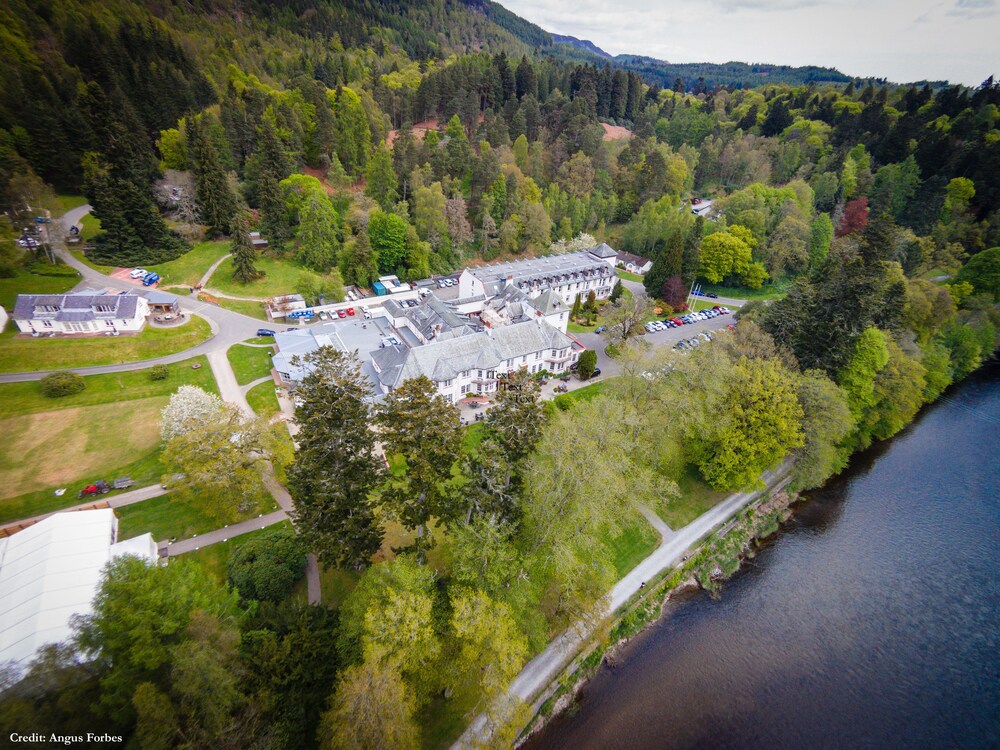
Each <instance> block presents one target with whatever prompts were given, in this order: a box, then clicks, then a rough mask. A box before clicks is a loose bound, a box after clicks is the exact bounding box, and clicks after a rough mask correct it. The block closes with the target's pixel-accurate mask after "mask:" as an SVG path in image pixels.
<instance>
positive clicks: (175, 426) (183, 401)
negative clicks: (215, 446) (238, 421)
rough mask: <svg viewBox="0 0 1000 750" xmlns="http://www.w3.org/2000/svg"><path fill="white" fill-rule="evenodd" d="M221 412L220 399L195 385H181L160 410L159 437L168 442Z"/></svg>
mask: <svg viewBox="0 0 1000 750" xmlns="http://www.w3.org/2000/svg"><path fill="white" fill-rule="evenodd" d="M221 412H222V399H220V398H219V397H218V396H216V395H215V394H214V393H208V392H207V391H204V390H202V389H201V388H199V387H198V386H195V385H182V386H181V387H180V388H178V389H177V392H176V393H174V394H173V395H172V396H171V397H170V403H168V404H167V405H166V406H165V407H163V411H161V412H160V437H162V438H163V442H165V443H167V442H170V441H171V440H172V439H173V438H175V437H177V436H178V435H184V434H185V433H187V432H190V431H191V430H194V429H197V428H198V427H200V426H202V425H204V424H207V423H208V422H210V421H211V420H212V419H214V418H215V417H217V416H218V415H219V414H220V413H221Z"/></svg>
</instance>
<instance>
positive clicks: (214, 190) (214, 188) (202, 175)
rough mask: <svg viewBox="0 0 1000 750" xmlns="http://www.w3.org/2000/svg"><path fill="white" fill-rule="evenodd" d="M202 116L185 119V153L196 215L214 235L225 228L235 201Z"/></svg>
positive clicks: (231, 217) (225, 229)
mask: <svg viewBox="0 0 1000 750" xmlns="http://www.w3.org/2000/svg"><path fill="white" fill-rule="evenodd" d="M203 117H204V116H202V115H199V116H197V117H192V118H189V119H188V123H187V139H188V153H189V154H190V155H191V160H192V162H193V166H194V179H195V198H196V200H197V202H198V215H199V217H200V219H201V222H202V223H203V224H205V225H207V226H208V233H209V234H210V235H218V234H223V233H225V232H226V231H227V230H228V229H229V226H230V224H232V221H233V216H234V215H235V214H236V210H237V205H238V204H237V198H236V194H235V193H234V192H233V189H232V188H231V187H230V185H229V176H228V175H227V174H226V170H225V168H224V167H223V166H222V160H221V159H220V158H219V152H218V150H217V149H216V147H215V144H213V143H212V141H211V139H210V138H209V137H208V133H207V130H206V125H205V123H204V122H203Z"/></svg>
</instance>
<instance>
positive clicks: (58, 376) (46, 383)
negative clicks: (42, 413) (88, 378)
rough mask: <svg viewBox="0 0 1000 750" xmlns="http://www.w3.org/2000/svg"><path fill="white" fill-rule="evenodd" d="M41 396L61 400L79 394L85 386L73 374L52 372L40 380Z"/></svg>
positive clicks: (81, 379) (79, 378)
mask: <svg viewBox="0 0 1000 750" xmlns="http://www.w3.org/2000/svg"><path fill="white" fill-rule="evenodd" d="M41 385H42V395H43V396H47V397H49V398H62V397H63V396H72V395H73V394H74V393H81V392H82V391H83V389H84V388H86V387H87V384H86V383H85V382H84V380H83V378H81V377H80V376H79V375H77V374H76V373H75V372H54V373H52V374H51V375H46V376H45V377H44V378H42V382H41Z"/></svg>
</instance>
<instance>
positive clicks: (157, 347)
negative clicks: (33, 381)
mask: <svg viewBox="0 0 1000 750" xmlns="http://www.w3.org/2000/svg"><path fill="white" fill-rule="evenodd" d="M210 335H211V329H210V328H209V325H208V322H207V321H205V320H204V319H203V318H199V317H196V316H192V317H191V319H190V320H188V322H187V323H185V324H184V325H182V326H180V327H178V328H151V327H149V326H147V327H146V328H145V329H144V330H143V331H142V332H141V333H139V334H136V335H133V336H128V335H122V336H90V337H87V338H61V337H57V338H51V339H50V338H44V337H41V338H37V339H36V338H31V337H30V336H25V337H17V336H15V332H14V331H11V330H8V331H7V332H6V333H4V334H2V335H0V372H37V371H39V370H65V369H71V368H74V367H88V366H93V365H112V364H119V363H123V362H138V361H140V360H145V359H153V358H154V357H162V356H164V355H166V354H174V353H175V352H180V351H184V350H185V349H190V348H191V347H193V346H197V345H198V344H200V343H202V342H203V341H206V340H207V339H208V338H209V337H210Z"/></svg>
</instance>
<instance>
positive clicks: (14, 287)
mask: <svg viewBox="0 0 1000 750" xmlns="http://www.w3.org/2000/svg"><path fill="white" fill-rule="evenodd" d="M35 269H37V270H38V271H41V272H42V273H32V271H30V270H27V269H24V268H19V269H18V270H17V273H16V274H15V275H14V276H13V277H11V278H9V279H0V305H2V306H3V308H4V309H5V310H6V311H7V312H8V313H9V312H11V311H12V310H13V309H14V303H15V302H16V301H17V295H19V294H62V293H63V292H68V291H69V290H70V289H72V288H73V287H74V286H76V284H77V282H78V281H79V280H80V274H78V273H77V272H76V270H75V269H73V268H70V267H69V266H67V265H64V264H62V263H57V264H56V265H54V266H52V265H48V264H38V265H36V266H35ZM13 327H14V323H13V322H12V321H9V322H8V323H7V328H8V329H10V328H13Z"/></svg>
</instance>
